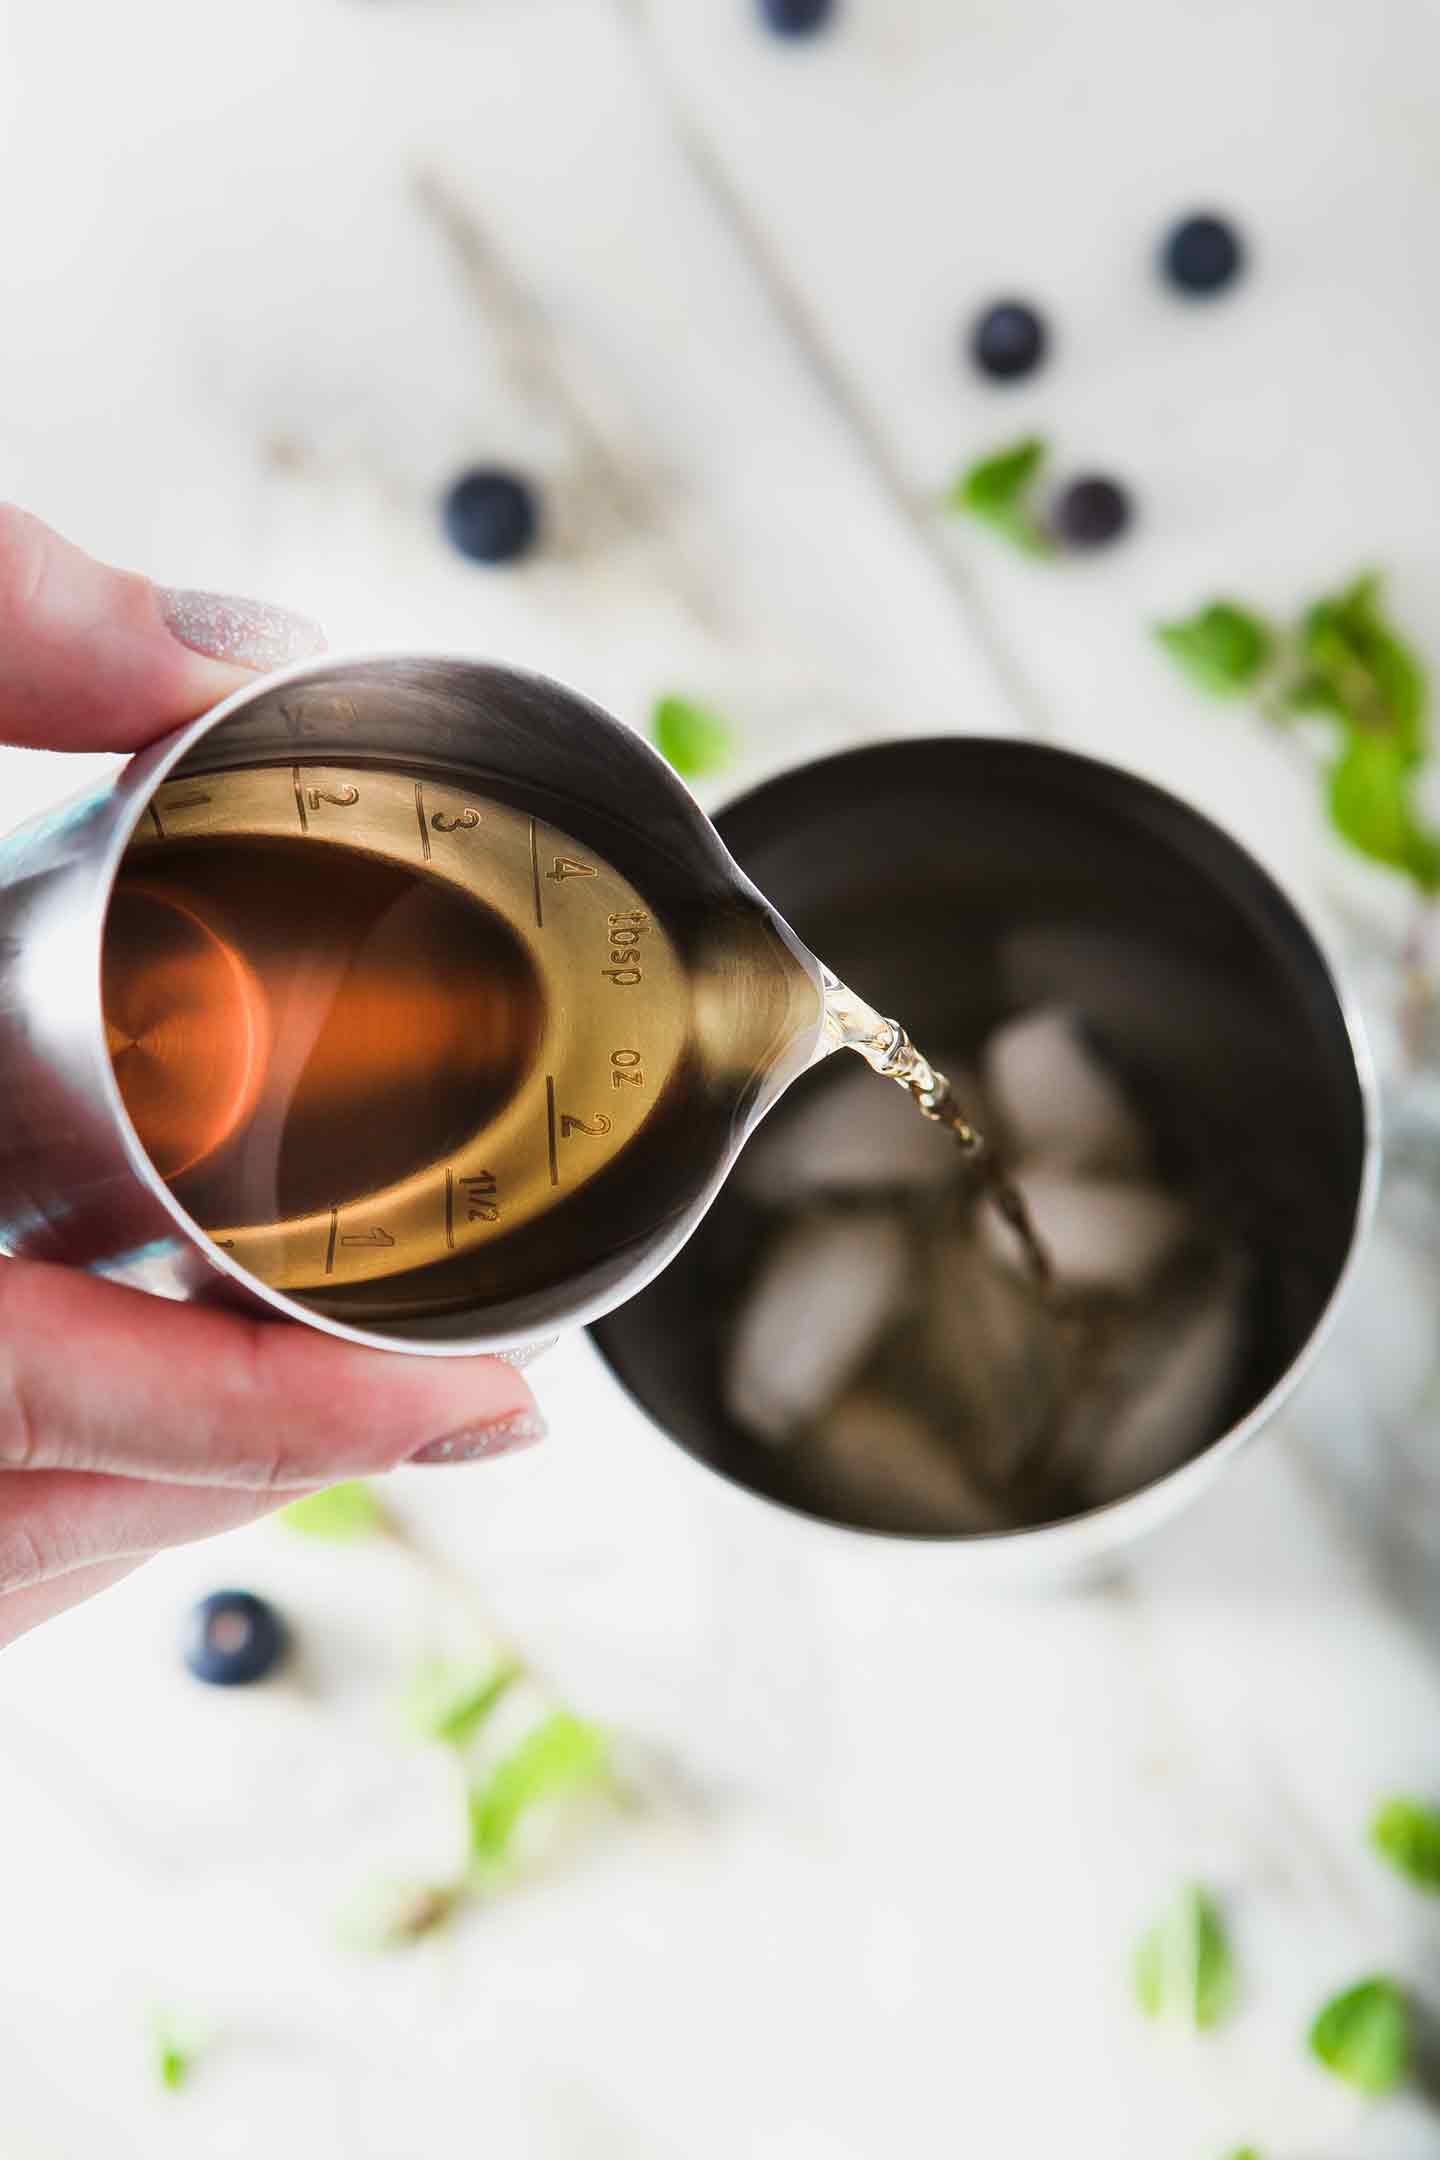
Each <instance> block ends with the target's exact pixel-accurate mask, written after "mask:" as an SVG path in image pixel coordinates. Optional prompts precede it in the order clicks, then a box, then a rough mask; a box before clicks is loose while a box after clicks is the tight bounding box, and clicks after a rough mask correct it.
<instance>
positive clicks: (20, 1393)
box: [0, 1260, 544, 1492]
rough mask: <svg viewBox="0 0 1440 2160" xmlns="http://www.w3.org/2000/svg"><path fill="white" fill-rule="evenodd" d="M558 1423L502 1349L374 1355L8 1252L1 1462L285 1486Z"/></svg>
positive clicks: (0, 1327)
mask: <svg viewBox="0 0 1440 2160" xmlns="http://www.w3.org/2000/svg"><path fill="white" fill-rule="evenodd" d="M543 1430H544V1427H543V1424H542V1422H541V1420H540V1417H539V1413H538V1411H537V1410H536V1408H535V1402H534V1398H533V1396H532V1395H531V1393H530V1390H529V1389H528V1388H527V1387H526V1385H525V1382H524V1381H523V1380H522V1379H521V1377H520V1375H519V1373H518V1372H516V1371H515V1370H514V1368H513V1367H512V1366H509V1365H507V1364H504V1363H502V1362H501V1360H500V1359H498V1358H487V1357H474V1358H466V1357H458V1358H457V1357H434V1358H432V1357H412V1356H406V1355H404V1354H403V1353H401V1352H398V1351H382V1350H366V1349H362V1348H359V1347H358V1346H356V1345H354V1344H351V1343H345V1342H339V1341H337V1340H335V1339H334V1338H333V1337H331V1336H327V1335H321V1334H319V1333H317V1332H316V1331H314V1330H313V1329H310V1328H306V1327H302V1326H299V1325H290V1324H287V1323H284V1322H275V1321H264V1320H248V1319H245V1318H243V1317H242V1316H240V1315H239V1314H236V1313H222V1312H216V1311H211V1310H208V1309H206V1308H205V1307H203V1306H199V1305H179V1304H176V1303H174V1302H173V1301H172V1300H170V1299H167V1298H156V1297H149V1296H147V1295H146V1294H145V1292H144V1291H141V1290H130V1289H126V1288H123V1287H122V1286H121V1285H120V1284H118V1283H106V1282H100V1281H98V1280H97V1279H96V1278H95V1277H94V1276H91V1275H82V1274H78V1273H75V1272H73V1271H72V1270H70V1269H69V1268H61V1267H53V1266H51V1265H49V1264H48V1263H46V1262H43V1261H35V1260H9V1261H5V1262H0V1469H4V1468H10V1469H24V1470H45V1469H53V1470H104V1471H117V1472H119V1473H121V1474H122V1475H124V1474H130V1475H136V1476H142V1477H160V1478H170V1479H174V1480H175V1481H176V1482H177V1483H181V1484H220V1485H232V1486H246V1487H250V1488H253V1489H254V1490H256V1491H261V1492H264V1491H270V1490H282V1491H283V1490H286V1489H289V1488H295V1487H299V1486H307V1485H315V1484H324V1483H327V1482H329V1481H330V1480H332V1479H335V1478H343V1477H359V1476H364V1475H366V1474H367V1473H369V1472H372V1471H378V1470H388V1469H391V1468H393V1466H394V1465H395V1464H397V1463H400V1462H406V1461H413V1460H414V1459H415V1458H416V1456H417V1455H421V1454H423V1455H425V1457H426V1458H427V1459H428V1460H432V1461H439V1460H450V1461H459V1460H467V1459H471V1458H472V1457H473V1456H475V1455H489V1454H499V1453H502V1452H504V1451H505V1450H507V1449H508V1448H512V1447H519V1446H522V1445H525V1444H526V1443H527V1442H528V1441H531V1440H538V1439H539V1437H540V1435H541V1433H542V1432H543ZM447 1450H448V1453H446V1452H443V1451H447Z"/></svg>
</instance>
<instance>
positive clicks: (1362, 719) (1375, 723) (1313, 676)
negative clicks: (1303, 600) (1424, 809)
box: [1289, 571, 1429, 763]
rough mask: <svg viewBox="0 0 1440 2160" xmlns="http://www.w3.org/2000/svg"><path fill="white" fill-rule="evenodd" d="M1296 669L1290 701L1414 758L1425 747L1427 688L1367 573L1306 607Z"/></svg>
mask: <svg viewBox="0 0 1440 2160" xmlns="http://www.w3.org/2000/svg"><path fill="white" fill-rule="evenodd" d="M1298 649H1299V659H1300V667H1301V672H1300V675H1299V677H1298V679H1297V680H1296V682H1295V683H1294V684H1293V685H1292V687H1291V690H1290V693H1289V702H1290V704H1291V705H1292V706H1293V707H1294V709H1295V710H1296V711H1297V712H1321V713H1329V714H1331V715H1332V716H1334V717H1335V718H1338V719H1341V720H1343V721H1345V722H1346V723H1348V724H1349V725H1350V726H1352V727H1356V728H1363V729H1365V730H1366V731H1367V732H1368V733H1370V734H1377V735H1385V736H1387V737H1389V738H1390V740H1391V741H1392V742H1393V743H1394V745H1395V748H1396V750H1397V752H1398V753H1399V754H1400V755H1401V756H1402V757H1404V758H1405V759H1406V760H1407V761H1409V762H1410V763H1418V761H1419V760H1420V759H1421V758H1423V757H1424V755H1425V750H1426V717H1427V708H1428V704H1429V692H1428V686H1427V683H1426V677H1425V669H1424V666H1423V664H1422V663H1421V661H1420V660H1419V658H1418V657H1417V655H1416V654H1415V653H1414V652H1412V650H1411V649H1410V647H1409V646H1408V645H1407V644H1406V643H1405V642H1404V640H1403V639H1402V638H1401V637H1400V635H1399V633H1398V632H1397V631H1396V630H1395V629H1394V628H1393V626H1392V625H1391V624H1390V623H1388V622H1387V621H1386V620H1385V617H1384V615H1383V614H1382V612H1381V607H1380V579H1379V577H1378V576H1377V575H1376V574H1375V573H1374V572H1373V571H1372V572H1369V573H1367V575H1365V576H1364V577H1359V578H1357V579H1356V580H1355V582H1354V583H1353V584H1352V585H1347V586H1346V587H1345V588H1344V590H1343V591H1341V592H1338V593H1332V594H1331V595H1330V596H1329V597H1328V598H1326V599H1322V600H1317V601H1316V602H1315V603H1314V605H1313V606H1312V607H1311V608H1309V609H1308V610H1307V611H1306V614H1305V617H1304V619H1303V621H1302V623H1301V625H1300V635H1299V641H1298Z"/></svg>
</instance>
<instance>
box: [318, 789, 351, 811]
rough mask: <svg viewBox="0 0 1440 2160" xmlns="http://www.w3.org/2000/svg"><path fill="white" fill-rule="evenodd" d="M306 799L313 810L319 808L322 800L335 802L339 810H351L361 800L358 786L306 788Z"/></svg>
mask: <svg viewBox="0 0 1440 2160" xmlns="http://www.w3.org/2000/svg"><path fill="white" fill-rule="evenodd" d="M305 800H306V801H307V802H308V803H309V805H310V808H311V809H312V810H318V809H319V807H320V805H321V803H322V802H328V803H334V805H335V807H336V809H337V810H349V809H352V808H353V807H354V805H355V804H356V803H357V802H359V800H360V790H359V788H358V787H348V786H347V787H338V788H319V787H312V788H306V790H305Z"/></svg>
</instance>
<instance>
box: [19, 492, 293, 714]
mask: <svg viewBox="0 0 1440 2160" xmlns="http://www.w3.org/2000/svg"><path fill="white" fill-rule="evenodd" d="M324 644H325V640H324V637H323V636H322V634H321V632H320V631H319V629H318V628H317V627H316V625H315V624H314V623H312V622H308V621H306V619H305V618H304V617H303V616H300V615H292V614H289V613H288V612H287V611H286V610H285V609H284V608H278V607H271V606H269V605H267V604H266V603H264V602H262V601H254V600H237V599H231V598H229V597H227V596H226V595H224V594H221V593H207V592H195V591H192V590H189V589H186V588H176V587H168V586H163V585H152V584H151V582H150V580H149V579H148V578H145V577H140V576H139V575H138V574H137V573H135V572H134V571H129V570H112V569H111V568H109V567H108V565H106V564H105V563H99V562H96V561H95V560H94V558H93V557H92V556H89V555H86V554H84V553H83V552H82V550H81V549H79V548H77V547H72V546H71V544H70V542H69V541H68V540H62V539H61V537H60V535H59V534H58V533H55V532H52V531H51V530H50V527H49V526H48V525H45V524H42V523H41V521H40V519H39V518H37V517H32V516H31V515H30V513H29V512H28V511H26V510H21V509H18V508H17V507H16V506H15V505H14V504H13V503H0V742H9V743H23V744H25V745H27V746H28V747H34V748H43V749H51V750H128V749H132V748H133V747H134V746H135V745H136V744H138V743H143V742H148V741H149V740H150V739H151V738H152V737H153V736H156V735H161V734H164V733H165V731H166V730H167V729H168V728H172V727H178V726H179V725H180V723H181V722H182V721H184V720H189V719H192V718H193V717H194V716H195V714H196V713H199V712H203V711H204V710H205V708H206V707H207V706H208V705H213V704H214V703H215V702H216V700H217V699H219V698H222V697H227V696H228V695H229V694H230V692H231V691H232V690H235V689H238V688H239V687H240V685H241V684H242V683H244V682H246V681H248V680H250V679H251V678H252V677H253V675H254V674H255V672H256V671H257V670H263V669H266V668H272V667H279V666H281V665H283V663H284V662H286V661H288V660H300V659H304V658H305V657H306V656H307V655H308V654H310V653H316V652H320V651H322V650H323V649H324Z"/></svg>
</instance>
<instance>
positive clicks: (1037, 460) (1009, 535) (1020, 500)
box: [945, 435, 1056, 555]
mask: <svg viewBox="0 0 1440 2160" xmlns="http://www.w3.org/2000/svg"><path fill="white" fill-rule="evenodd" d="M1049 454H1050V449H1049V445H1048V443H1046V442H1044V441H1043V440H1042V439H1041V438H1040V437H1039V436H1038V435H1030V436H1027V437H1026V438H1025V439H1024V441H1022V442H1017V443H1012V444H1010V445H1009V446H1008V447H1007V448H1006V449H1004V450H997V451H994V452H992V453H991V454H990V455H988V456H986V457H983V458H979V459H977V461H976V462H975V464H973V465H969V466H967V467H966V468H965V470H964V471H963V472H962V473H961V474H960V475H959V476H958V478H957V479H956V481H955V483H954V485H953V486H952V487H951V489H950V491H949V493H948V494H947V495H946V497H945V507H946V509H947V510H957V511H960V512H962V513H963V514H964V515H965V516H967V517H972V518H978V519H979V521H980V522H981V524H982V525H988V526H989V527H990V529H991V531H992V532H994V533H997V534H998V535H999V537H1000V538H1001V539H1002V540H1008V541H1009V542H1010V544H1011V546H1012V547H1017V548H1020V549H1021V550H1022V551H1023V552H1024V553H1025V554H1027V555H1053V554H1055V553H1056V546H1055V542H1054V540H1053V538H1052V537H1051V535H1050V534H1049V533H1048V532H1047V531H1046V529H1045V524H1044V520H1043V519H1042V517H1041V515H1040V512H1039V510H1038V509H1037V507H1036V493H1037V490H1038V487H1039V482H1040V475H1041V472H1042V471H1043V469H1044V466H1045V461H1046V459H1047V458H1048V456H1049Z"/></svg>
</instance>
